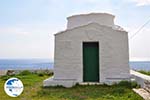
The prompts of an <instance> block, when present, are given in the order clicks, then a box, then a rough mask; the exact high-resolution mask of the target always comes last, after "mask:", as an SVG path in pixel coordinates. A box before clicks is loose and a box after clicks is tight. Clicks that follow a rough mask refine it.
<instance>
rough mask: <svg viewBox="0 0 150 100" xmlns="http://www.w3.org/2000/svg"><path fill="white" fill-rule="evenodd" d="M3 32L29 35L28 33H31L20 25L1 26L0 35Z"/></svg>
mask: <svg viewBox="0 0 150 100" xmlns="http://www.w3.org/2000/svg"><path fill="white" fill-rule="evenodd" d="M1 34H17V35H28V34H30V32H27V31H25V29H23V28H19V27H1V28H0V35H1Z"/></svg>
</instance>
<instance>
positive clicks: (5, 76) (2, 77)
mask: <svg viewBox="0 0 150 100" xmlns="http://www.w3.org/2000/svg"><path fill="white" fill-rule="evenodd" d="M10 77H11V76H9V75H4V76H1V77H0V78H1V79H2V80H4V81H6V80H8V79H9V78H10Z"/></svg>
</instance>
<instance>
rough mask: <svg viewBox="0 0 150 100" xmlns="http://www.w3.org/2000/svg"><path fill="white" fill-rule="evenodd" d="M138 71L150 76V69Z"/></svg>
mask: <svg viewBox="0 0 150 100" xmlns="http://www.w3.org/2000/svg"><path fill="white" fill-rule="evenodd" d="M138 72H140V73H142V74H145V75H149V76H150V71H145V70H139V71H138Z"/></svg>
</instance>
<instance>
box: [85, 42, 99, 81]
mask: <svg viewBox="0 0 150 100" xmlns="http://www.w3.org/2000/svg"><path fill="white" fill-rule="evenodd" d="M84 43H97V44H98V82H100V47H99V41H83V42H82V82H85V81H84V56H83V48H84Z"/></svg>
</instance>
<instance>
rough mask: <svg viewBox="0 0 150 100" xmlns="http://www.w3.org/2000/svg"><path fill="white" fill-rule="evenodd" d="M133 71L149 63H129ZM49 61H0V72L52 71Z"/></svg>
mask: <svg viewBox="0 0 150 100" xmlns="http://www.w3.org/2000/svg"><path fill="white" fill-rule="evenodd" d="M129 66H130V68H131V69H134V70H147V71H148V70H150V61H130V62H129ZM53 68H54V62H53V61H51V60H50V59H0V70H45V69H53Z"/></svg>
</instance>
